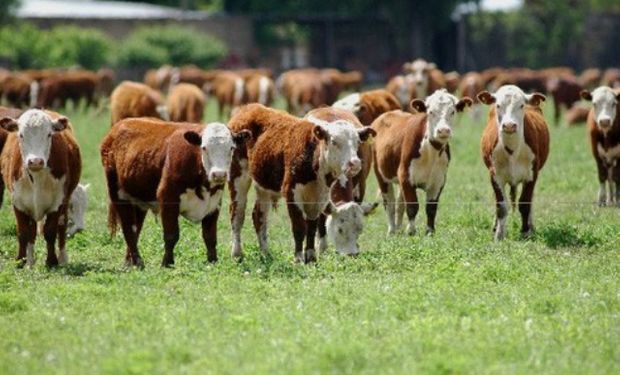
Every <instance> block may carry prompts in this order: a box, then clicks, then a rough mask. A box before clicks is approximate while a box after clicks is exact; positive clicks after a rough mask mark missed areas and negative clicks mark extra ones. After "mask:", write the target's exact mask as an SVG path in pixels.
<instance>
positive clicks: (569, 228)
mask: <svg viewBox="0 0 620 375" xmlns="http://www.w3.org/2000/svg"><path fill="white" fill-rule="evenodd" d="M536 240H537V241H542V242H544V243H545V244H546V245H547V246H548V247H550V248H552V249H558V248H563V247H593V246H596V245H599V244H601V243H602V240H601V238H600V237H598V236H597V235H596V234H595V233H593V232H592V231H591V229H590V228H582V227H579V226H577V225H571V224H552V225H549V226H547V227H544V228H541V229H539V230H538V231H537V233H536Z"/></svg>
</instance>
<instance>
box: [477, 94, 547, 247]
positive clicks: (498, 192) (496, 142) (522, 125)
mask: <svg viewBox="0 0 620 375" xmlns="http://www.w3.org/2000/svg"><path fill="white" fill-rule="evenodd" d="M478 100H479V101H480V102H482V103H484V104H487V105H493V106H492V107H491V111H490V112H489V118H488V122H487V126H486V128H485V129H484V132H483V134H482V139H481V141H480V148H481V150H482V159H483V161H484V164H485V165H486V167H487V168H488V169H489V173H490V177H491V185H492V187H493V191H494V192H495V200H496V220H495V226H494V232H495V240H497V241H499V240H503V239H504V238H505V237H506V218H507V216H508V195H507V194H506V186H507V185H508V186H510V199H511V201H512V205H513V207H514V205H515V199H516V189H517V187H518V186H519V185H520V184H522V185H523V187H522V191H521V197H520V198H519V212H520V213H521V220H522V226H521V234H522V235H523V236H524V237H527V236H530V235H531V234H532V233H533V231H534V225H533V221H532V204H533V198H534V188H535V186H536V180H537V179H538V174H539V173H540V170H541V169H542V167H543V166H544V165H545V162H546V161H547V156H548V155H549V130H548V128H547V124H546V123H545V119H544V117H543V113H542V110H541V109H540V108H539V105H540V103H541V102H543V101H544V100H545V96H544V95H543V94H540V93H533V94H525V93H524V92H523V91H522V90H521V89H520V88H518V87H517V86H513V85H506V86H502V87H500V89H499V90H497V92H496V93H494V94H491V93H489V92H488V91H483V92H481V93H479V94H478Z"/></svg>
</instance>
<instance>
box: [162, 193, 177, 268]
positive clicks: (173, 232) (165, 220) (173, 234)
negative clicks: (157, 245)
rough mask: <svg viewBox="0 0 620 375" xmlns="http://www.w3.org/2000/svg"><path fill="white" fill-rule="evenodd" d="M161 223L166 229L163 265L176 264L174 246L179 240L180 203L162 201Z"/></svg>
mask: <svg viewBox="0 0 620 375" xmlns="http://www.w3.org/2000/svg"><path fill="white" fill-rule="evenodd" d="M159 206H160V209H161V224H162V227H163V230H164V257H163V259H162V261H161V266H162V267H170V266H172V265H173V264H174V247H175V246H176V244H177V242H179V204H178V203H175V202H174V200H166V201H160V205H159Z"/></svg>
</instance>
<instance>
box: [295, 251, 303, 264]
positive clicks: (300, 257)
mask: <svg viewBox="0 0 620 375" xmlns="http://www.w3.org/2000/svg"><path fill="white" fill-rule="evenodd" d="M304 262H305V258H304V254H303V253H301V252H300V253H295V263H304Z"/></svg>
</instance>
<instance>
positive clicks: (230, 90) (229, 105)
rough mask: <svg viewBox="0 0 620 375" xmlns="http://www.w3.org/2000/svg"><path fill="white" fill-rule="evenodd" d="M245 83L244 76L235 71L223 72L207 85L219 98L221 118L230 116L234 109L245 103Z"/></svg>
mask: <svg viewBox="0 0 620 375" xmlns="http://www.w3.org/2000/svg"><path fill="white" fill-rule="evenodd" d="M244 85H245V83H244V81H243V78H242V77H241V76H240V75H238V74H237V73H234V72H221V73H219V74H218V75H217V76H216V77H215V79H213V81H212V82H211V83H210V84H208V85H207V87H208V92H209V94H211V95H213V96H214V97H215V99H216V100H217V103H218V110H219V111H218V114H219V117H220V118H223V117H230V114H231V112H232V110H233V109H234V108H236V107H239V106H240V105H241V104H243V96H244V90H245V88H244Z"/></svg>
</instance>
